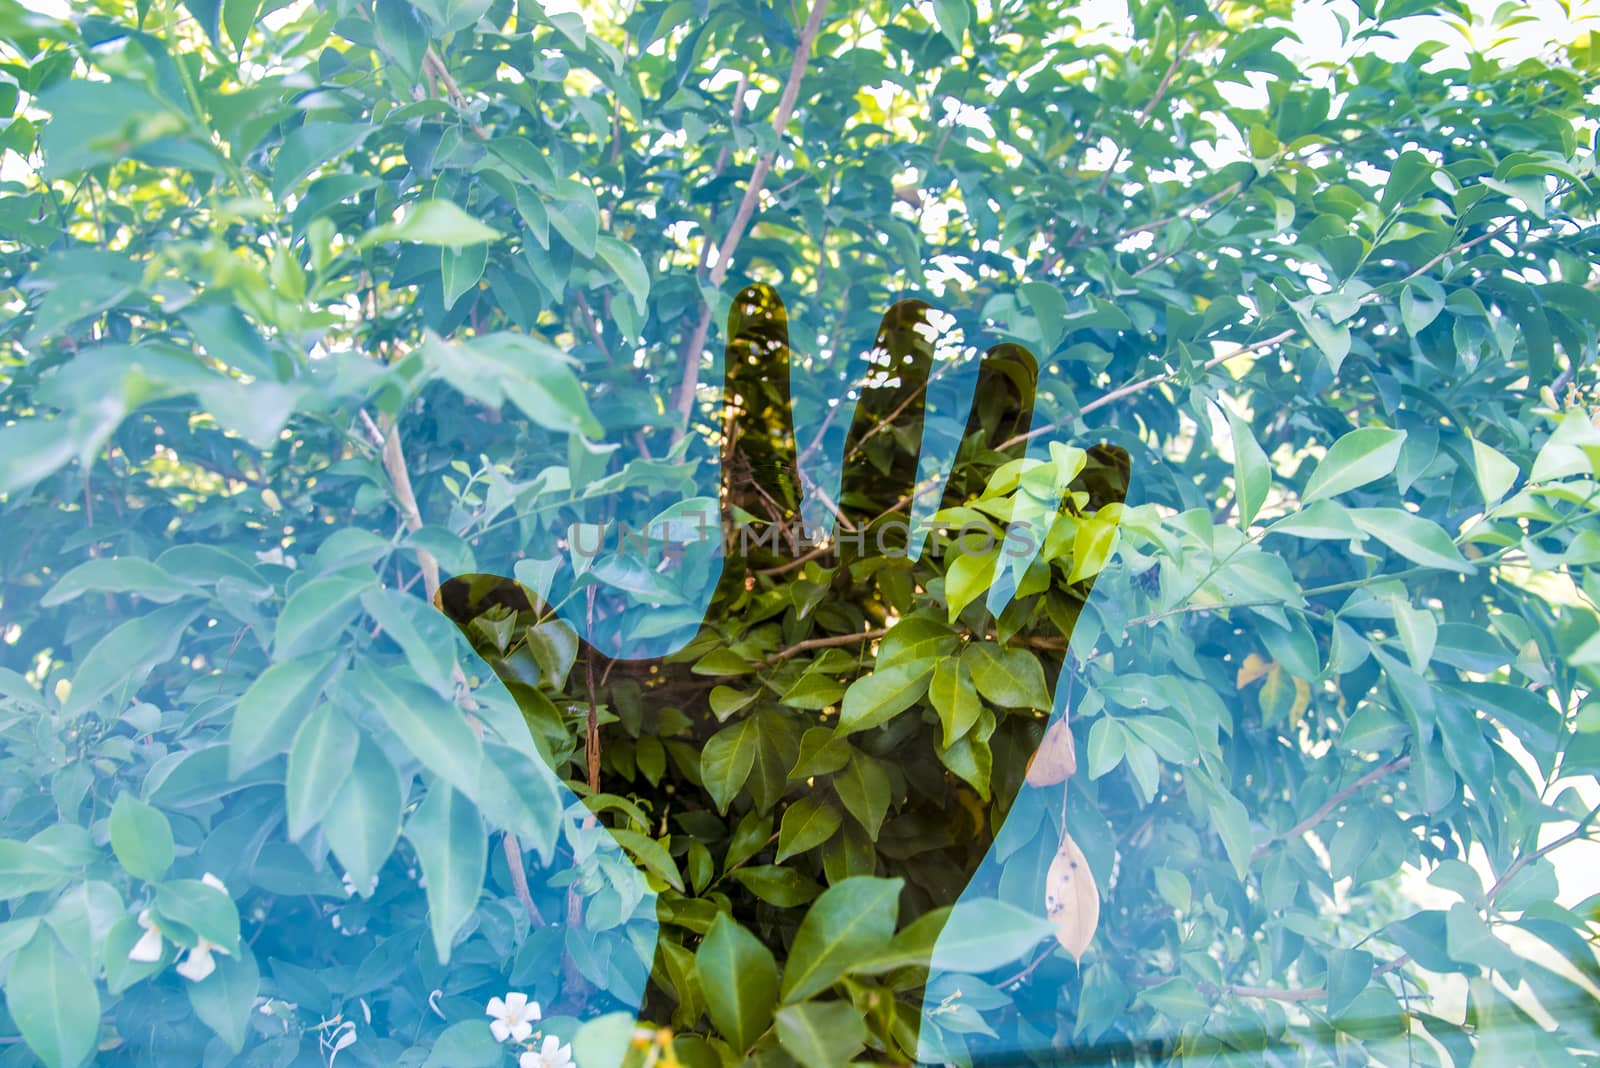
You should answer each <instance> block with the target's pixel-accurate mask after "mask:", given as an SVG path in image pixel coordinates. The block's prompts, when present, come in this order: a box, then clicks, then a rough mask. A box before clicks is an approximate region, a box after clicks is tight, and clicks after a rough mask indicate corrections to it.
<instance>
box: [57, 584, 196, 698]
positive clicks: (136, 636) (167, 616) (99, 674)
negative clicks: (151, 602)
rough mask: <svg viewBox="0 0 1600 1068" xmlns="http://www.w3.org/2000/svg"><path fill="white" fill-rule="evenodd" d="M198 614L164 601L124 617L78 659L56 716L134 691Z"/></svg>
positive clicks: (169, 656) (174, 648) (171, 652)
mask: <svg viewBox="0 0 1600 1068" xmlns="http://www.w3.org/2000/svg"><path fill="white" fill-rule="evenodd" d="M199 613H200V610H199V608H196V607H191V606H187V605H183V604H175V605H170V606H168V607H166V608H160V609H157V610H156V611H154V612H151V613H150V614H149V615H145V616H139V617H137V618H135V619H130V620H128V621H127V622H126V623H122V624H120V625H119V626H118V627H117V628H116V629H115V630H113V631H112V632H111V633H110V634H107V635H106V636H105V637H104V638H101V639H100V640H99V641H98V642H96V643H95V645H94V648H93V649H90V650H89V651H88V652H87V653H86V654H84V656H83V657H82V659H80V660H79V661H78V665H79V666H78V672H77V674H75V675H74V676H73V677H72V692H71V693H70V694H68V695H67V699H66V702H65V703H64V704H63V706H62V709H61V711H62V714H64V715H65V716H66V717H67V718H68V719H74V718H76V717H78V716H80V715H82V714H83V713H84V712H87V711H88V710H89V709H90V708H92V707H93V706H94V705H96V704H97V703H99V701H100V699H101V698H103V697H105V696H107V695H108V694H111V693H113V692H115V691H118V690H121V689H123V688H124V687H126V688H127V690H128V692H132V691H133V690H135V689H137V688H138V687H139V686H140V685H141V684H142V683H143V682H144V679H145V677H146V676H147V675H149V674H150V672H151V671H152V670H153V669H154V668H155V666H156V665H157V664H164V663H166V662H167V661H169V660H171V659H172V658H173V657H174V656H176V655H177V652H178V645H179V643H180V642H182V641H183V632H184V630H185V629H187V628H188V626H189V622H190V620H192V619H194V617H195V616H196V615H198V614H199Z"/></svg>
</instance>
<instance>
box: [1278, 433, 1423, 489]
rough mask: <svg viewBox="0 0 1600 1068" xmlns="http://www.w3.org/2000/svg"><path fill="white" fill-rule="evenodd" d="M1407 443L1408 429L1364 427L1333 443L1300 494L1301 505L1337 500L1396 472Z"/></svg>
mask: <svg viewBox="0 0 1600 1068" xmlns="http://www.w3.org/2000/svg"><path fill="white" fill-rule="evenodd" d="M1405 441H1406V432H1405V431H1404V430H1389V429H1386V428H1384V427H1363V428H1362V429H1360V430H1352V431H1350V432H1349V433H1348V434H1345V435H1344V436H1343V437H1341V438H1340V439H1339V440H1338V441H1336V442H1334V443H1333V445H1332V447H1331V448H1329V449H1328V452H1327V455H1325V456H1324V457H1323V458H1322V462H1321V463H1319V464H1318V465H1317V469H1316V470H1315V471H1313V472H1311V477H1310V478H1309V479H1307V480H1306V488H1305V490H1304V492H1302V493H1301V494H1300V501H1301V503H1302V504H1310V503H1311V502H1312V501H1316V500H1320V499H1321V498H1323V497H1333V496H1336V495H1338V494H1340V493H1344V492H1346V491H1347V490H1353V489H1355V488H1356V487H1358V486H1365V485H1366V484H1367V483H1368V482H1373V481H1376V480H1377V479H1380V478H1383V477H1384V476H1385V475H1388V474H1390V473H1392V472H1393V471H1394V466H1395V464H1396V463H1397V462H1399V460H1400V447H1401V446H1402V445H1404V444H1405Z"/></svg>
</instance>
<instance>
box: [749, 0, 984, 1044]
mask: <svg viewBox="0 0 1600 1068" xmlns="http://www.w3.org/2000/svg"><path fill="white" fill-rule="evenodd" d="M962 2H963V3H964V2H965V0H962ZM777 1025H778V1028H777V1029H778V1043H779V1044H780V1045H781V1046H783V1048H784V1050H785V1052H787V1053H788V1054H789V1056H791V1057H793V1058H794V1059H795V1060H797V1061H799V1062H800V1063H801V1064H802V1065H803V1066H804V1068H836V1066H837V1065H841V1064H849V1063H850V1062H851V1060H852V1058H854V1057H855V1055H856V1054H857V1053H859V1052H860V1051H861V1048H862V1047H863V1046H864V1045H866V1042H867V1025H866V1022H865V1021H864V1020H862V1018H861V1013H859V1012H858V1011H856V1007H855V1006H854V1005H852V1004H850V1003H849V1002H848V1001H810V1002H806V1003H805V1004H803V1005H785V1006H784V1007H783V1008H781V1009H779V1010H778V1016H777Z"/></svg>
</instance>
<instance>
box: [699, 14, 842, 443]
mask: <svg viewBox="0 0 1600 1068" xmlns="http://www.w3.org/2000/svg"><path fill="white" fill-rule="evenodd" d="M827 9H828V0H812V4H811V14H810V15H809V16H808V17H807V19H806V24H805V26H804V27H803V28H802V29H801V31H800V39H799V41H798V42H796V44H795V50H794V62H793V63H792V64H791V65H790V67H789V78H788V81H786V82H785V83H784V86H783V94H782V95H781V96H780V97H779V98H778V107H777V110H776V111H775V112H774V113H773V116H772V128H773V130H774V131H775V132H776V133H777V134H778V135H779V136H780V137H781V136H782V135H783V130H784V127H786V126H787V125H789V117H790V116H791V115H792V114H793V113H794V106H795V101H796V100H798V99H799V96H800V82H801V79H802V78H803V77H804V75H805V70H806V65H807V64H808V63H809V62H810V60H811V46H812V44H814V43H815V41H816V39H817V33H818V31H819V30H821V28H822V16H823V14H824V13H825V12H826V11H827ZM777 152H778V150H777V148H776V147H774V148H772V149H771V150H769V151H767V152H765V153H763V154H762V155H761V157H760V158H759V159H757V160H756V165H755V169H754V170H753V171H752V172H751V173H750V184H749V185H748V186H746V187H745V191H744V197H743V198H742V199H741V200H740V201H739V207H738V210H736V211H735V212H734V215H733V221H732V222H731V223H729V224H728V232H727V233H726V234H724V235H723V238H722V244H721V245H719V246H718V247H717V262H716V263H714V264H712V265H711V276H710V282H711V286H712V288H714V289H715V288H719V287H720V286H721V285H722V283H723V281H724V280H726V278H727V276H728V266H729V264H730V263H732V262H733V253H734V250H735V249H737V248H738V247H739V241H740V240H741V239H742V238H743V237H744V231H745V227H746V226H748V225H749V223H750V219H751V217H752V216H753V215H754V214H755V210H756V203H757V202H758V201H759V200H760V198H761V188H762V186H764V185H765V184H766V181H767V174H768V172H770V171H771V170H772V164H773V161H774V160H775V159H776V158H777ZM706 240H707V242H709V241H710V235H709V234H708V235H707V237H706ZM701 251H702V256H703V255H704V251H705V249H704V248H702V250H701ZM710 329H711V305H710V304H709V303H708V304H706V305H704V306H703V307H702V308H701V309H700V317H699V319H698V320H696V322H695V326H694V329H693V330H691V331H690V333H689V339H688V342H687V344H685V345H684V348H683V353H682V356H681V359H680V362H681V363H682V365H683V377H682V379H680V380H679V382H678V389H677V392H676V394H675V395H674V396H673V398H672V409H673V411H675V412H677V413H678V416H679V425H678V426H677V427H676V428H675V429H674V430H673V437H672V441H673V444H677V443H678V441H680V440H681V439H682V438H683V435H684V434H685V433H686V432H687V429H688V424H689V412H690V409H691V408H693V407H694V394H695V389H696V388H697V387H698V386H699V384H700V355H701V351H702V350H703V349H704V348H705V343H706V334H707V332H708V331H709V330H710Z"/></svg>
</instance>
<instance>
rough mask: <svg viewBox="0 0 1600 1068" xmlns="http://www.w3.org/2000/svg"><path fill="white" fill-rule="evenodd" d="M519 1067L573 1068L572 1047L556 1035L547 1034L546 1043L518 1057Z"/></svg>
mask: <svg viewBox="0 0 1600 1068" xmlns="http://www.w3.org/2000/svg"><path fill="white" fill-rule="evenodd" d="M517 1065H518V1068H572V1047H571V1046H568V1045H565V1044H563V1043H562V1041H561V1040H560V1039H559V1038H557V1037H556V1036H555V1035H545V1036H544V1044H543V1045H541V1046H540V1047H539V1048H538V1049H537V1050H529V1051H528V1052H526V1053H524V1054H523V1055H522V1056H520V1057H518V1058H517Z"/></svg>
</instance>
